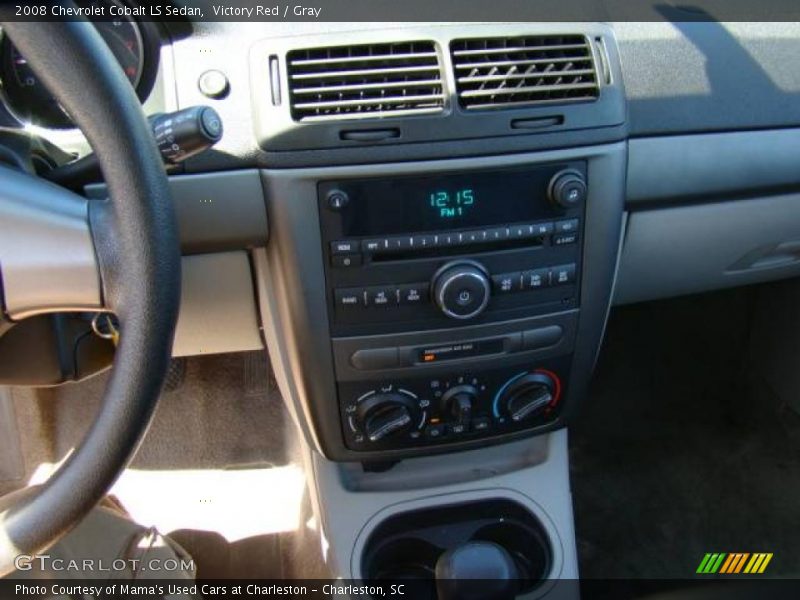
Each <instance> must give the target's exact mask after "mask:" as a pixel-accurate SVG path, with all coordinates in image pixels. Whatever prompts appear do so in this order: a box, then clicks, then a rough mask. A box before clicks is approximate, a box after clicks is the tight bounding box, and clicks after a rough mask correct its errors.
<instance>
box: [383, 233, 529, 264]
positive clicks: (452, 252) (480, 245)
mask: <svg viewBox="0 0 800 600" xmlns="http://www.w3.org/2000/svg"><path fill="white" fill-rule="evenodd" d="M544 244H545V236H537V237H532V238H525V239H519V240H502V241H497V242H477V243H472V244H459V245H453V246H435V247H428V248H408V249H404V250H393V249H392V250H385V251H384V250H377V251H374V252H372V254H371V257H372V261H373V262H388V261H395V260H411V259H415V258H431V257H441V256H458V255H461V254H478V253H481V252H497V251H500V250H516V249H518V248H530V247H540V246H544Z"/></svg>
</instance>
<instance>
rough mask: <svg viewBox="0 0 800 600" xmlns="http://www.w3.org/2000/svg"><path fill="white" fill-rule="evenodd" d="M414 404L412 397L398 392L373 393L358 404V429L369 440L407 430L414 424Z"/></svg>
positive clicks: (377, 439)
mask: <svg viewBox="0 0 800 600" xmlns="http://www.w3.org/2000/svg"><path fill="white" fill-rule="evenodd" d="M415 411H416V406H415V404H414V400H413V398H411V397H409V396H407V395H406V394H403V393H399V392H391V393H382V394H375V395H373V396H370V397H369V398H366V399H365V400H363V401H362V402H360V403H359V405H358V411H357V413H356V419H357V423H358V425H359V429H361V431H363V432H364V435H366V436H367V439H369V441H370V442H379V441H381V440H383V439H384V438H387V437H390V436H393V435H397V434H400V433H402V432H404V431H408V430H409V429H411V428H412V427H413V425H414V420H415Z"/></svg>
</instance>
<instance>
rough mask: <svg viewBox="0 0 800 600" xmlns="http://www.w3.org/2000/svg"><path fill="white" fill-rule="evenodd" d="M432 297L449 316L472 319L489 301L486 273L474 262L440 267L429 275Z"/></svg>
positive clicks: (489, 290) (489, 287) (488, 285)
mask: <svg viewBox="0 0 800 600" xmlns="http://www.w3.org/2000/svg"><path fill="white" fill-rule="evenodd" d="M432 288H433V300H434V302H436V305H437V306H438V307H439V309H441V311H442V312H443V313H444V314H445V315H447V316H448V317H451V318H453V319H472V318H473V317H477V316H478V315H479V314H481V313H482V312H483V311H484V309H485V308H486V305H487V304H488V303H489V296H490V293H491V285H490V283H489V276H488V275H487V274H486V271H485V270H484V268H483V267H482V266H481V265H479V264H478V263H473V262H457V263H450V264H448V265H445V266H444V267H442V268H441V269H440V270H439V271H438V272H437V274H436V275H434V277H433V286H432Z"/></svg>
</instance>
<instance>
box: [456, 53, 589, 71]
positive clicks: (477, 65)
mask: <svg viewBox="0 0 800 600" xmlns="http://www.w3.org/2000/svg"><path fill="white" fill-rule="evenodd" d="M590 61H591V59H590V58H582V57H580V56H567V57H559V58H531V59H526V60H493V61H485V62H472V63H461V64H456V65H455V67H456V69H483V68H486V67H514V66H528V65H549V64H554V65H557V64H559V63H568V62H590Z"/></svg>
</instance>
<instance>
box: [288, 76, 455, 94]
mask: <svg viewBox="0 0 800 600" xmlns="http://www.w3.org/2000/svg"><path fill="white" fill-rule="evenodd" d="M409 83H413V84H414V85H415V86H429V85H441V82H440V81H439V79H420V80H416V79H413V80H409V81H388V82H387V81H380V82H378V83H353V84H347V85H323V86H320V87H309V88H295V90H294V93H295V94H323V93H328V92H355V91H359V90H388V89H393V88H403V87H409Z"/></svg>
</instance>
